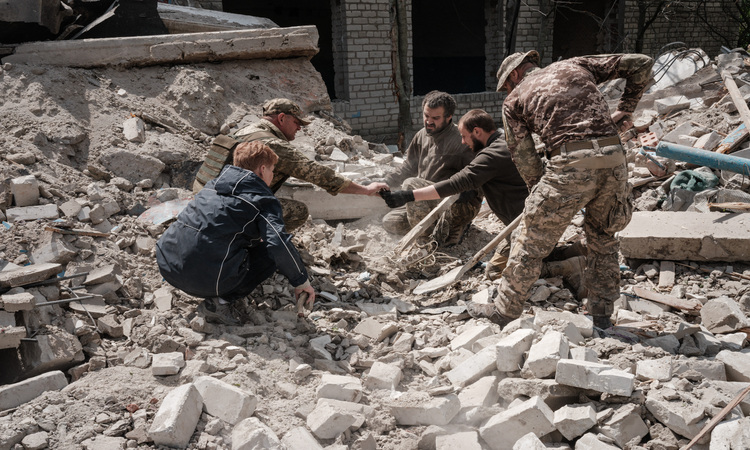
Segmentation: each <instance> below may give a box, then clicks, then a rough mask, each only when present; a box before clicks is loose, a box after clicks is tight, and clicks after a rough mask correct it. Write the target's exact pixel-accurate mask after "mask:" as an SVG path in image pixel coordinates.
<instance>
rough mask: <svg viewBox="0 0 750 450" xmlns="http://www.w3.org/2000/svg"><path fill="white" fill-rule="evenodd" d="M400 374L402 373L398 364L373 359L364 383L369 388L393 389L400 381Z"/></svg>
mask: <svg viewBox="0 0 750 450" xmlns="http://www.w3.org/2000/svg"><path fill="white" fill-rule="evenodd" d="M402 376H403V374H402V372H401V369H400V368H399V367H398V366H395V365H393V364H385V363H382V362H380V361H375V362H374V363H373V365H372V367H371V368H370V371H369V372H368V373H367V376H366V377H365V382H364V385H365V387H366V388H367V389H370V390H376V389H390V390H395V389H396V387H397V386H398V384H399V383H401V377H402Z"/></svg>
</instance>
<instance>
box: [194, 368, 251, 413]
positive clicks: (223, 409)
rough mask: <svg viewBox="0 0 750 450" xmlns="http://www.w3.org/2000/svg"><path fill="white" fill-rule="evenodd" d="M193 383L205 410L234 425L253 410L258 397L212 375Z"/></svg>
mask: <svg viewBox="0 0 750 450" xmlns="http://www.w3.org/2000/svg"><path fill="white" fill-rule="evenodd" d="M193 384H195V387H196V388H197V389H198V392H200V394H201V397H202V398H203V408H204V409H205V410H206V412H207V413H209V414H211V415H212V416H214V417H218V418H219V419H221V420H223V421H225V422H228V423H230V424H232V425H234V424H236V423H237V422H239V421H241V420H243V419H247V418H248V417H250V416H252V415H253V413H254V412H255V407H256V405H257V404H258V399H257V398H256V397H255V395H254V394H252V393H250V392H246V391H244V390H242V389H240V388H238V387H236V386H232V385H231V384H229V383H226V382H224V381H221V380H217V379H216V378H213V377H199V378H198V379H196V380H195V381H194V382H193Z"/></svg>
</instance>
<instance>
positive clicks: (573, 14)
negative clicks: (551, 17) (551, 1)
mask: <svg viewBox="0 0 750 450" xmlns="http://www.w3.org/2000/svg"><path fill="white" fill-rule="evenodd" d="M618 12H619V9H618V7H617V1H616V0H607V1H601V0H578V1H574V2H568V3H566V4H565V5H562V6H561V5H558V7H557V9H556V11H555V29H554V35H553V43H552V59H553V60H554V61H557V60H558V59H566V58H571V57H573V56H582V55H593V54H598V53H608V52H612V51H614V48H615V47H617V43H616V41H617V35H618V32H617V31H618V27H617V23H618V22H617V20H618Z"/></svg>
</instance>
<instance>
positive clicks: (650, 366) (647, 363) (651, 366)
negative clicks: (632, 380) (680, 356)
mask: <svg viewBox="0 0 750 450" xmlns="http://www.w3.org/2000/svg"><path fill="white" fill-rule="evenodd" d="M635 377H636V378H637V379H639V380H641V381H645V380H659V381H669V380H671V379H672V358H670V357H667V358H659V359H642V360H640V361H638V362H637V363H636V366H635Z"/></svg>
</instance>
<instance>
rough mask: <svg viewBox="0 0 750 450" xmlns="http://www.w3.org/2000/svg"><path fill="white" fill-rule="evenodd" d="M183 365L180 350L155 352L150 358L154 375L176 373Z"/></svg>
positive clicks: (182, 356)
mask: <svg viewBox="0 0 750 450" xmlns="http://www.w3.org/2000/svg"><path fill="white" fill-rule="evenodd" d="M183 367H185V355H183V354H182V353H180V352H170V353H155V354H154V355H153V357H152V359H151V374H152V375H154V376H164V375H176V374H178V373H180V369H182V368H183Z"/></svg>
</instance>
